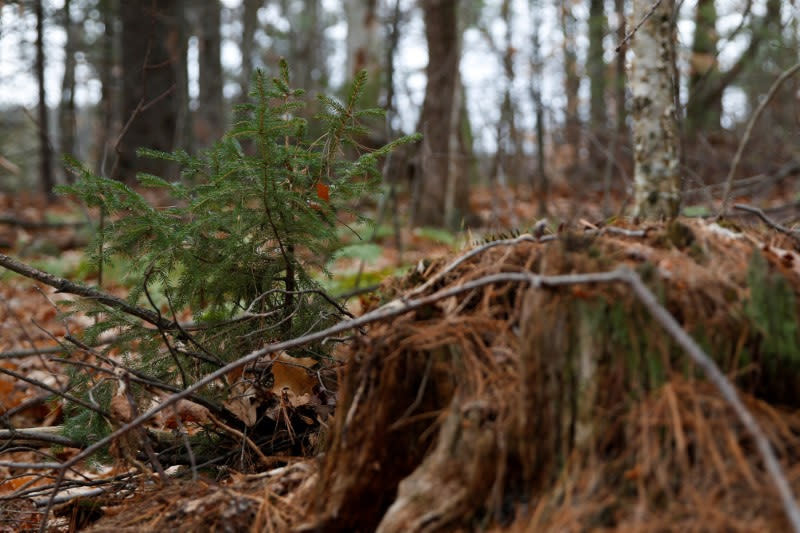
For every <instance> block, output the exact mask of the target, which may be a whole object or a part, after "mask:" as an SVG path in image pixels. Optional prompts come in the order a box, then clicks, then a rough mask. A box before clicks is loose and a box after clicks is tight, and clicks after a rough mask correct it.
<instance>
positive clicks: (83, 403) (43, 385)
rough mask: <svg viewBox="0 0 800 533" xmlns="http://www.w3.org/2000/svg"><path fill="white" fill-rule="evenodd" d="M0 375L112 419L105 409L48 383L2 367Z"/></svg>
mask: <svg viewBox="0 0 800 533" xmlns="http://www.w3.org/2000/svg"><path fill="white" fill-rule="evenodd" d="M0 374H6V375H9V376H11V377H12V378H15V379H18V380H20V381H25V382H26V383H30V384H31V385H33V386H35V387H39V388H40V389H43V390H46V391H47V392H49V393H52V394H54V395H56V396H58V397H60V398H63V399H64V400H67V401H69V402H72V403H74V404H77V405H80V406H81V407H85V408H86V409H89V410H91V411H94V412H95V413H98V414H100V415H103V416H105V417H110V416H111V415H110V414H109V413H108V411H106V410H105V409H101V408H100V407H98V406H96V405H93V404H91V403H89V402H86V401H84V400H81V399H80V398H78V397H77V396H73V395H72V394H69V393H66V392H63V391H60V390H58V389H56V388H55V387H51V386H50V385H48V384H47V383H43V382H41V381H39V380H37V379H31V378H29V377H27V376H24V375H22V374H20V373H19V372H15V371H13V370H11V369H8V368H3V367H0Z"/></svg>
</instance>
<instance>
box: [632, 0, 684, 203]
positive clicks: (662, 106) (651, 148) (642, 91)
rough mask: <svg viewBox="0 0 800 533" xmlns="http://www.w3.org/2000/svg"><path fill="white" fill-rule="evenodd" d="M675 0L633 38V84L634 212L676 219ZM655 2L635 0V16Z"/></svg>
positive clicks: (659, 8) (664, 1) (657, 11)
mask: <svg viewBox="0 0 800 533" xmlns="http://www.w3.org/2000/svg"><path fill="white" fill-rule="evenodd" d="M673 7H674V0H662V1H661V3H660V4H658V6H657V7H656V8H655V10H654V11H653V12H652V14H651V15H650V16H649V17H648V18H647V20H646V22H645V23H644V24H642V26H641V27H640V28H639V31H638V32H637V33H636V35H635V37H634V39H633V45H632V49H633V53H634V58H633V61H632V62H631V71H630V83H631V92H632V94H633V107H632V114H633V144H634V163H635V169H634V191H635V199H634V201H635V207H634V214H635V215H637V216H642V217H646V218H673V217H675V216H676V215H677V214H678V208H679V205H680V176H679V166H678V132H677V125H676V122H675V107H674V100H673V86H672V68H671V65H670V59H671V51H670V46H671V42H672V39H673V38H674V31H675V29H674V25H673V18H672V11H673ZM651 9H652V3H651V2H650V1H649V0H635V1H634V3H633V20H637V21H639V20H642V19H644V18H645V17H646V16H647V15H648V13H649V12H650V10H651Z"/></svg>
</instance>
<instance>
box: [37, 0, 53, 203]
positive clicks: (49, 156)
mask: <svg viewBox="0 0 800 533" xmlns="http://www.w3.org/2000/svg"><path fill="white" fill-rule="evenodd" d="M34 9H35V12H36V82H37V84H38V86H39V154H40V161H39V180H40V183H41V187H42V192H44V194H45V196H46V197H47V199H48V201H52V200H53V198H54V195H53V185H54V180H53V149H52V147H51V146H50V139H49V137H48V131H49V130H50V128H49V126H48V123H49V120H48V116H47V115H48V113H47V94H46V91H45V86H44V8H43V6H42V0H36V3H35V4H34Z"/></svg>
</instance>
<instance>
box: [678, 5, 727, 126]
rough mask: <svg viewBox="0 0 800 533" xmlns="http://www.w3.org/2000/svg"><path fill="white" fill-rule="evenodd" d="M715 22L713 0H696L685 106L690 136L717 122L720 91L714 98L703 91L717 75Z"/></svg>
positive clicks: (718, 124) (715, 10)
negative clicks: (687, 98)
mask: <svg viewBox="0 0 800 533" xmlns="http://www.w3.org/2000/svg"><path fill="white" fill-rule="evenodd" d="M716 24H717V9H716V7H715V6H714V0H698V2H697V11H696V13H695V26H694V42H693V43H692V57H691V60H690V66H691V70H690V72H689V102H688V104H687V106H686V126H687V131H688V134H689V136H690V137H694V135H695V134H696V133H697V132H698V131H700V130H702V131H704V132H708V131H709V130H716V129H719V126H720V123H719V121H720V117H721V116H722V94H721V93H720V94H718V95H716V97H714V98H709V97H707V96H706V94H705V93H706V92H707V91H708V89H709V88H711V87H713V86H714V85H715V84H716V81H717V78H718V77H719V69H718V68H717V30H716Z"/></svg>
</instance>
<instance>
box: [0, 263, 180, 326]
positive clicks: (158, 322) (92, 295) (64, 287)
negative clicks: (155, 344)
mask: <svg viewBox="0 0 800 533" xmlns="http://www.w3.org/2000/svg"><path fill="white" fill-rule="evenodd" d="M0 266H2V267H5V268H7V269H8V270H12V271H14V272H16V273H17V274H21V275H23V276H25V277H26V278H31V279H35V280H36V281H40V282H42V283H44V284H45V285H50V286H51V287H54V288H56V289H58V291H59V292H66V293H69V294H74V295H76V296H83V297H84V298H89V299H92V300H96V301H98V302H100V303H102V304H103V305H107V306H109V307H113V308H115V309H119V310H120V311H123V312H125V313H127V314H129V315H133V316H135V317H137V318H141V319H142V320H144V321H145V322H148V323H150V324H153V325H154V326H157V327H158V328H161V329H165V330H172V329H174V328H175V325H174V324H173V323H172V322H170V321H169V320H166V319H164V318H162V317H160V316H158V315H157V314H156V313H153V312H152V311H150V310H148V309H143V308H141V307H137V306H135V305H131V304H129V303H128V302H126V301H125V300H123V299H122V298H117V297H116V296H114V295H111V294H108V293H106V292H102V291H99V290H97V289H93V288H91V287H87V286H86V285H84V284H82V283H76V282H73V281H69V280H68V279H64V278H60V277H58V276H54V275H52V274H49V273H47V272H42V271H41V270H38V269H36V268H33V267H31V266H28V265H26V264H24V263H21V262H19V261H17V260H16V259H14V258H13V257H9V256H7V255H5V254H1V253H0Z"/></svg>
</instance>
